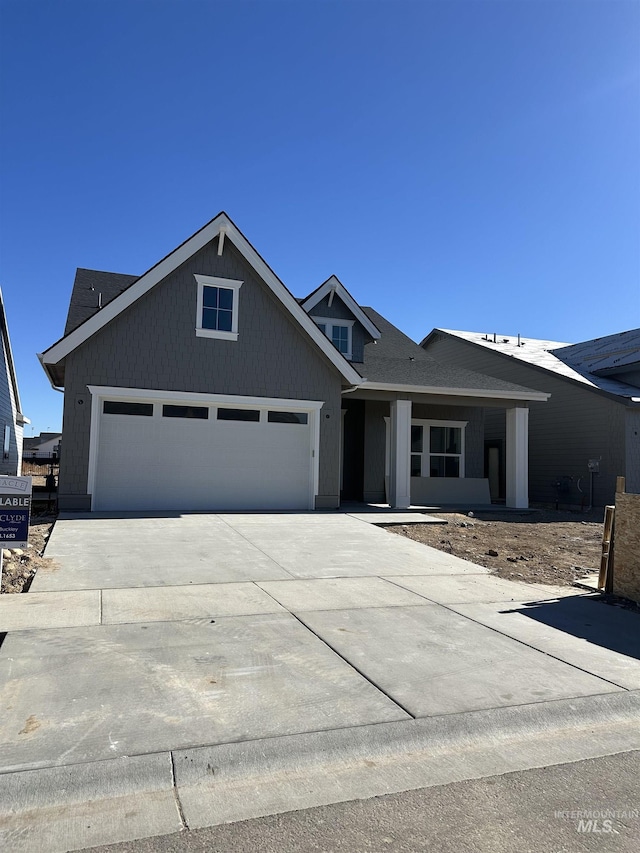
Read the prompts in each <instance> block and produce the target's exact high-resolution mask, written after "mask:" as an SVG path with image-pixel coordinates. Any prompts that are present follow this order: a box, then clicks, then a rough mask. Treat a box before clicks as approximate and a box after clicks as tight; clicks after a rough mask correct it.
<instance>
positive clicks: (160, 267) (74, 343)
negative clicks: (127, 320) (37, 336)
mask: <svg viewBox="0 0 640 853" xmlns="http://www.w3.org/2000/svg"><path fill="white" fill-rule="evenodd" d="M227 224H228V219H227V217H226V216H225V215H224V214H220V215H218V216H216V218H215V219H212V220H211V222H209V224H208V225H205V227H204V228H202V229H200V231H198V232H197V233H196V234H194V235H193V237H191V238H189V239H188V240H186V241H185V242H184V243H182V245H181V246H178V248H177V249H175V250H174V251H173V252H171V254H169V255H167V257H166V258H164V259H163V260H161V261H160V263H158V264H156V265H155V266H154V267H151V269H150V270H148V271H147V272H146V273H144V274H143V275H141V276H140V278H139V279H138V280H137V281H135V282H134V283H133V284H132V285H130V286H129V287H128V288H127V289H126V290H125V291H123V292H122V293H121V294H120V295H119V296H116V298H115V299H112V300H111V302H109V303H108V304H107V305H105V307H104V308H102V309H100V311H98V312H97V314H94V315H93V316H92V317H89V319H88V320H85V322H84V323H82V324H81V325H80V326H78V327H77V329H74V330H73V332H70V333H69V334H68V335H67V336H66V337H65V338H62V339H61V340H60V341H58V342H57V343H55V344H54V345H53V346H52V347H50V348H49V349H48V350H45V351H44V352H43V353H42V359H43V361H44V362H46V363H47V364H57V363H58V362H59V361H60V359H62V358H65V356H67V355H69V353H70V352H73V350H74V349H76V348H77V347H79V346H80V344H83V343H84V342H85V341H86V340H88V339H89V338H90V337H91V336H92V335H94V334H95V333H96V332H98V331H99V330H100V329H102V328H103V327H104V326H106V325H107V323H110V322H111V320H113V319H114V318H115V317H117V316H118V314H120V313H122V311H124V310H125V309H126V308H128V307H129V306H130V305H133V303H134V302H136V301H137V300H138V299H140V297H142V296H144V294H145V293H147V292H148V291H149V290H151V288H152V287H154V286H155V285H156V284H158V283H159V282H161V281H162V280H163V279H164V278H166V276H168V275H169V274H170V273H172V272H173V271H174V270H175V269H177V268H178V267H179V266H180V264H183V263H184V262H185V261H187V260H188V259H189V258H190V257H191V256H192V255H194V254H195V253H196V252H198V251H199V250H200V249H202V248H203V247H204V246H206V245H207V243H210V242H211V240H213V239H214V237H216V236H217V235H218V233H219V231H220V228H222V227H223V226H225V225H227Z"/></svg>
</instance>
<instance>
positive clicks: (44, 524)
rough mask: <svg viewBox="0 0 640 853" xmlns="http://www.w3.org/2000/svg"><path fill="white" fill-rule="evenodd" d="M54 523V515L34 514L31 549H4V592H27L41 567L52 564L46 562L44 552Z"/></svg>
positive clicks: (30, 537) (48, 561)
mask: <svg viewBox="0 0 640 853" xmlns="http://www.w3.org/2000/svg"><path fill="white" fill-rule="evenodd" d="M54 521H55V516H54V515H46V514H45V515H38V514H36V513H32V515H31V525H30V527H29V544H30V546H31V547H30V548H17V549H11V551H9V550H8V549H6V548H5V549H4V560H3V566H2V592H26V591H27V590H28V589H29V586H30V584H31V581H32V580H33V576H34V575H35V573H36V571H37V570H38V569H39V568H40V566H43V565H48V564H50V563H51V560H45V558H44V557H43V556H42V552H43V551H44V548H45V545H46V544H47V539H48V538H49V534H50V533H51V528H52V527H53V523H54ZM14 551H15V553H14Z"/></svg>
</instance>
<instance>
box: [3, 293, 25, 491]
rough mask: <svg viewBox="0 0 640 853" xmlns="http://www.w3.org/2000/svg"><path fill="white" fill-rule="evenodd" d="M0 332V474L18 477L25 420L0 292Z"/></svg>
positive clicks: (20, 466) (20, 470)
mask: <svg viewBox="0 0 640 853" xmlns="http://www.w3.org/2000/svg"><path fill="white" fill-rule="evenodd" d="M0 332H1V334H2V365H1V366H0V425H1V426H2V459H1V460H0V474H5V475H6V474H14V475H18V476H20V474H21V472H22V435H23V431H24V426H25V424H28V423H29V419H28V418H26V417H25V416H24V415H23V414H22V406H21V405H20V394H19V392H18V379H17V377H16V369H15V365H14V362H13V354H12V352H11V341H10V340H9V327H8V325H7V315H6V314H5V310H4V300H3V298H2V290H1V289H0Z"/></svg>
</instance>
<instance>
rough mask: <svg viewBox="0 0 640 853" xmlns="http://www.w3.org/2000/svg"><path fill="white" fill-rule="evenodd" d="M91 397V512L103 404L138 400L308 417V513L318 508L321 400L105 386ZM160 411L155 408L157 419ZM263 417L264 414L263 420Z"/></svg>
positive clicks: (94, 390)
mask: <svg viewBox="0 0 640 853" xmlns="http://www.w3.org/2000/svg"><path fill="white" fill-rule="evenodd" d="M87 388H88V389H89V393H90V394H91V428H90V432H89V471H88V474H87V494H88V495H91V509H92V511H93V500H94V497H93V496H94V494H95V487H96V477H97V473H98V444H99V440H100V417H101V414H102V401H103V400H105V399H108V400H123V401H127V400H136V401H138V402H147V403H160V402H162V403H176V402H181V403H193V404H194V405H200V406H203V405H206V404H209V405H214V406H228V407H230V408H234V409H243V408H244V409H260V410H265V417H266V411H268V410H269V409H280V410H288V411H290V412H306V413H307V414H308V416H309V421H308V426H309V436H310V453H309V464H310V471H311V477H310V478H309V480H310V486H309V509H310V510H314V509H315V508H316V506H315V502H316V497H317V496H318V492H319V488H320V410H321V409H322V407H323V406H324V401H322V400H288V399H285V398H281V397H244V396H240V395H238V394H202V393H196V392H191V391H156V390H152V389H150V388H117V387H113V386H106V385H88V386H87ZM160 411H161V409H160V408H159V406H156V405H154V409H153V416H154V418H155V417H156V416H157V415H158V413H159V412H160ZM262 419H263V415H262V411H261V415H260V420H261V422H262Z"/></svg>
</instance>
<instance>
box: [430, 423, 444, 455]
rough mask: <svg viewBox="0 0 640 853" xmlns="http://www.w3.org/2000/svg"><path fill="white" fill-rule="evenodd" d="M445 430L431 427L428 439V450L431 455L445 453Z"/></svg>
mask: <svg viewBox="0 0 640 853" xmlns="http://www.w3.org/2000/svg"><path fill="white" fill-rule="evenodd" d="M444 433H445V428H444V427H433V426H432V427H431V430H430V437H429V442H430V443H429V450H430V451H431V452H432V453H444V452H445V449H444V447H445V436H444Z"/></svg>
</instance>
